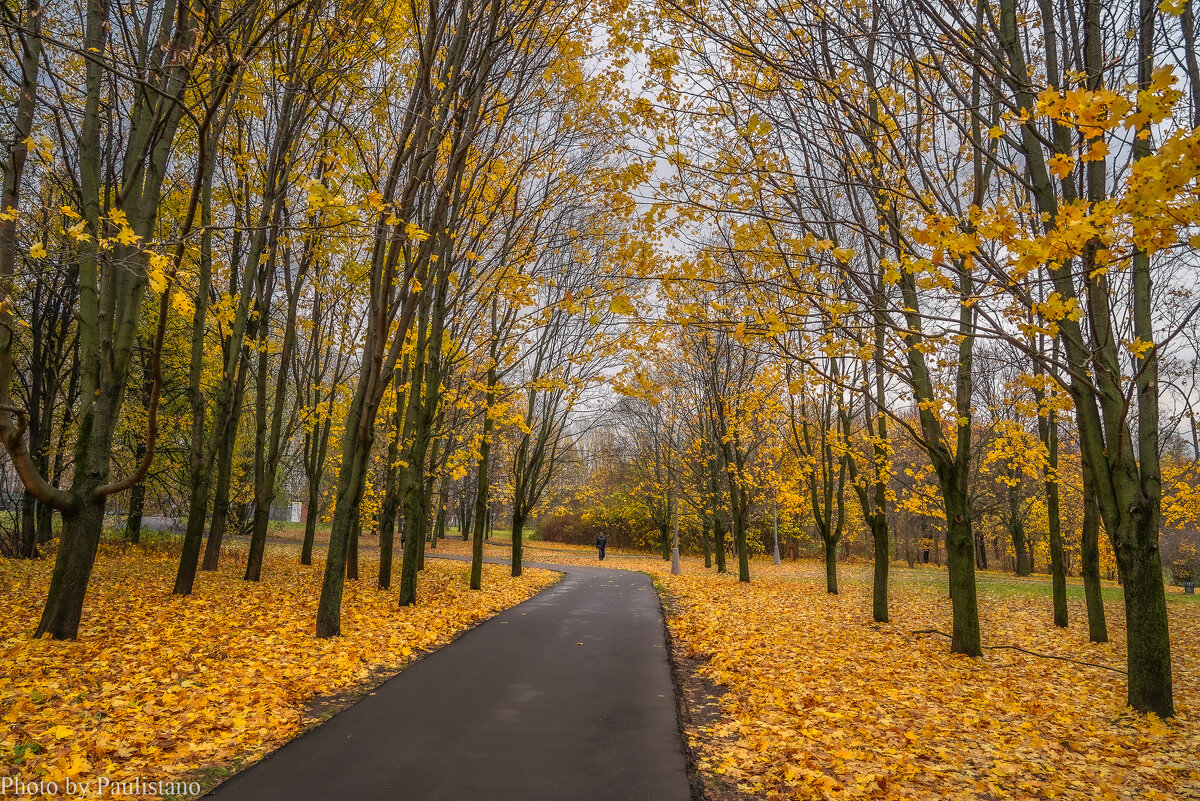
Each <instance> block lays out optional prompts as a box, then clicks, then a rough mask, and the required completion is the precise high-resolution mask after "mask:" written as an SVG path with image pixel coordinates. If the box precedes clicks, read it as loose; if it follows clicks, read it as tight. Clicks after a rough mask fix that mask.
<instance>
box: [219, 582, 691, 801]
mask: <svg viewBox="0 0 1200 801" xmlns="http://www.w3.org/2000/svg"><path fill="white" fill-rule="evenodd" d="M527 566H529V567H546V568H549V569H552V570H560V571H562V572H563V573H565V574H566V575H565V577H564V578H563V580H562V581H561V582H559V583H558V584H557V585H555V586H554V587H551V588H549V589H547V590H545V591H543V592H541V593H540V594H538V595H537V596H535V597H534V598H532V599H530V600H528V601H526V602H525V603H523V604H520V605H519V606H516V607H513V608H512V609H509V610H508V611H506V612H502V613H500V614H499V615H497V616H495V617H494V618H492V619H490V620H488V621H486V622H485V623H483V624H481V625H479V626H477V627H476V628H475V629H473V630H471V631H469V632H467V633H466V634H464V635H463V636H462V637H460V638H458V639H457V640H455V641H454V642H452V643H450V644H449V645H447V646H444V647H443V648H440V649H439V650H437V651H434V652H433V653H431V654H429V655H428V656H426V657H425V658H424V659H422V660H420V661H418V662H416V663H414V664H413V665H410V666H409V667H407V668H406V669H405V670H404V671H403V672H401V673H400V674H398V675H397V676H395V677H394V678H392V679H389V680H388V681H387V682H385V683H384V684H382V685H381V686H379V687H378V688H377V689H376V690H375V691H374V692H373V693H372V694H370V695H368V696H366V697H364V698H363V699H362V700H361V701H359V702H358V703H356V704H354V705H353V706H351V707H349V708H348V709H346V710H345V711H343V712H341V713H339V714H338V715H336V716H334V717H333V718H331V719H330V720H329V721H327V722H326V723H324V724H322V725H320V726H318V727H316V728H314V729H312V730H311V731H309V732H308V733H307V734H305V735H303V736H302V737H299V738H297V739H296V740H293V741H292V742H290V743H288V744H287V745H285V746H283V747H282V748H280V749H279V750H278V751H276V752H274V753H273V754H271V755H269V756H267V757H266V758H265V759H263V760H262V761H261V762H259V763H257V764H256V765H254V766H252V767H250V768H248V769H247V770H245V771H243V772H242V773H239V774H237V775H236V776H234V777H232V778H231V779H229V780H228V781H226V782H225V783H223V784H221V785H220V786H219V787H217V788H216V789H215V790H213V792H212V793H210V794H209V797H211V798H214V799H220V801H243V800H244V801H270V800H271V799H289V801H296V800H297V799H314V801H315V800H316V799H321V801H325V800H326V799H343V798H344V799H356V800H358V801H373V800H374V799H380V800H382V799H389V801H408V800H409V799H412V800H413V801H426V800H428V801H436V800H437V799H445V800H446V801H475V800H476V799H478V800H479V801H550V800H551V799H554V800H555V801H608V800H609V799H611V800H612V801H641V800H643V799H644V800H645V801H686V799H688V798H689V797H690V795H689V789H688V780H687V770H686V761H685V758H684V752H683V742H682V738H681V737H680V733H679V725H678V721H677V718H676V704H675V691H674V686H673V684H672V682H671V675H670V667H669V664H668V656H667V649H666V642H665V634H664V626H663V618H662V611H661V609H660V606H659V602H658V595H657V594H656V593H655V591H654V587H653V586H652V585H651V583H650V579H649V578H648V577H647V576H645V575H643V574H641V573H633V572H628V571H620V570H611V569H603V568H585V567H571V566H564V565H537V564H529V565H527Z"/></svg>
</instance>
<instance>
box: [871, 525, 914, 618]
mask: <svg viewBox="0 0 1200 801" xmlns="http://www.w3.org/2000/svg"><path fill="white" fill-rule="evenodd" d="M871 541H872V542H873V543H874V545H875V575H874V578H873V580H872V584H871V618H872V620H874V621H875V622H876V623H887V622H888V566H889V565H888V526H887V518H886V517H884V515H883V514H882V513H877V514H875V515H874V516H873V518H872V520H871ZM909 567H912V559H911V557H910V558H909Z"/></svg>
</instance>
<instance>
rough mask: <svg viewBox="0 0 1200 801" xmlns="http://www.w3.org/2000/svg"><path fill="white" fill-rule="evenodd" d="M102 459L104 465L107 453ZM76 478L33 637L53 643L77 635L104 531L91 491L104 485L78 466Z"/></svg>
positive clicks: (100, 510)
mask: <svg viewBox="0 0 1200 801" xmlns="http://www.w3.org/2000/svg"><path fill="white" fill-rule="evenodd" d="M104 458H105V462H106V463H107V460H108V451H107V450H105V457H104ZM77 475H79V484H80V485H81V486H73V487H72V489H73V490H74V491H75V492H77V493H78V494H77V495H76V497H77V499H78V500H77V501H76V503H75V506H74V507H73V508H71V509H68V510H66V511H64V512H63V513H62V516H63V531H62V539H61V541H60V542H59V544H58V556H57V558H56V560H55V563H54V574H53V575H52V576H51V579H50V591H49V593H47V596H46V606H45V608H44V609H43V610H42V618H41V621H40V622H39V623H38V627H37V632H36V634H35V636H36V637H41V636H42V635H44V634H49V635H50V636H51V637H53V638H54V639H56V640H73V639H75V637H76V636H77V634H78V632H79V620H80V618H81V617H82V615H83V599H84V596H85V595H86V594H87V585H88V581H89V579H91V576H92V566H93V565H94V564H95V561H96V549H97V547H98V546H99V545H100V533H101V531H102V530H103V529H104V505H105V499H103V498H101V499H97V498H96V497H95V496H94V495H93V490H95V489H96V488H97V487H99V486H101V485H102V484H103V483H104V481H103V479H102V478H99V477H96V476H92V475H90V474H89V473H88V472H85V471H84V470H83V469H82V466H81V468H80V469H79V470H78V471H77Z"/></svg>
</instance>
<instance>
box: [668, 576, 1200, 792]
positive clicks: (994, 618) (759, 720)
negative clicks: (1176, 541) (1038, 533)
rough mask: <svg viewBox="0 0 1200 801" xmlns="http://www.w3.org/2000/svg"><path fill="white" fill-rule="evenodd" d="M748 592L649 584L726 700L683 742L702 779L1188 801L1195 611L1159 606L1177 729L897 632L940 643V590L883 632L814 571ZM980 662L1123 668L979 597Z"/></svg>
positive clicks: (1043, 610)
mask: <svg viewBox="0 0 1200 801" xmlns="http://www.w3.org/2000/svg"><path fill="white" fill-rule="evenodd" d="M759 572H760V574H764V573H765V574H768V575H767V576H764V577H763V578H760V579H758V580H757V581H756V582H755V583H753V584H751V585H748V586H747V585H742V584H738V583H737V582H736V581H735V580H727V579H725V578H724V577H720V578H718V577H714V576H709V575H701V576H694V575H692V576H682V577H676V576H671V575H670V574H669V573H666V572H665V571H664V572H661V573H660V574H659V581H660V582H661V585H662V586H663V587H664V588H665V590H666V592H667V594H668V596H669V597H670V599H671V605H672V609H673V614H671V615H670V618H669V626H670V629H671V633H672V636H673V637H675V638H676V639H677V640H678V642H679V643H680V644H682V645H683V647H685V648H686V649H687V650H688V653H689V655H690V656H693V657H696V658H699V659H700V660H702V662H703V665H702V667H700V668H699V671H700V673H701V674H702V675H704V676H705V677H706V678H708V679H709V680H711V681H713V682H715V683H716V684H718V685H720V686H721V688H722V689H724V690H725V692H724V694H723V695H722V696H721V699H720V703H721V711H722V717H721V719H720V720H719V721H718V722H716V723H715V724H713V725H710V726H707V727H704V728H703V729H702V730H701V731H698V732H696V735H697V736H696V742H697V743H698V746H699V751H700V754H701V760H702V761H701V768H702V769H704V770H709V771H711V772H714V773H718V774H724V775H725V776H727V777H729V778H730V779H732V780H734V781H735V782H736V783H737V786H738V787H739V789H741V790H743V791H746V792H749V793H752V794H753V795H755V796H759V797H763V798H822V797H836V798H880V799H891V798H896V799H900V798H904V799H923V798H928V799H941V798H951V797H952V798H962V799H968V798H988V799H1003V798H1011V799H1025V798H1075V799H1089V800H1090V799H1150V798H1164V799H1165V798H1200V758H1198V757H1197V754H1198V753H1200V725H1198V722H1200V721H1198V720H1197V719H1196V718H1194V717H1192V715H1193V714H1194V712H1193V710H1194V709H1195V704H1196V702H1197V700H1200V692H1198V686H1197V672H1196V670H1195V669H1194V667H1193V666H1194V665H1195V660H1196V658H1197V657H1198V656H1200V653H1197V650H1196V640H1197V635H1198V634H1200V614H1198V613H1200V607H1197V606H1196V605H1194V604H1171V605H1170V609H1171V612H1172V621H1171V622H1172V631H1173V638H1172V640H1173V643H1174V644H1175V648H1176V653H1175V691H1176V699H1177V700H1176V703H1177V707H1178V708H1179V709H1180V710H1181V713H1180V715H1179V717H1178V718H1176V719H1175V720H1173V721H1170V722H1168V723H1164V722H1162V721H1160V720H1158V719H1156V718H1154V717H1153V716H1148V717H1143V716H1140V715H1135V714H1133V713H1132V712H1129V711H1127V709H1126V708H1125V684H1124V677H1123V676H1121V675H1119V674H1116V673H1112V672H1110V671H1105V670H1098V669H1096V668H1091V667H1087V666H1081V665H1078V664H1074V663H1068V662H1060V661H1057V660H1048V659H1042V658H1038V657H1035V656H1032V655H1029V654H1025V653H1021V652H1013V651H990V652H987V654H986V655H985V657H984V658H982V659H968V658H966V657H961V656H955V655H952V654H950V653H949V650H948V648H947V646H946V643H945V641H944V640H942V639H941V638H931V637H914V636H913V635H912V630H913V629H916V628H920V627H927V626H932V627H936V626H937V625H942V626H944V625H945V621H946V620H947V619H948V618H949V601H948V600H947V599H946V598H945V597H944V596H945V593H944V591H943V588H941V587H940V586H937V585H935V584H932V583H919V582H913V581H907V580H905V579H903V578H902V579H901V580H900V581H897V582H895V583H894V584H893V587H892V604H891V609H892V621H893V622H892V623H890V624H882V625H880V624H872V623H871V621H870V609H871V597H870V590H869V585H867V584H866V583H865V582H862V583H856V582H853V581H844V582H843V593H842V594H841V595H839V596H830V595H827V594H826V593H825V592H824V590H823V588H822V587H821V586H820V583H819V582H820V580H821V578H822V576H821V575H820V566H817V565H812V566H811V576H805V575H804V572H805V568H789V567H786V566H785V567H784V568H781V569H767V568H766V567H765V566H764V567H761V568H760V570H759ZM981 598H982V601H981V615H982V617H983V620H982V626H983V630H984V634H985V645H988V644H1021V645H1023V646H1029V647H1030V649H1031V650H1037V651H1039V652H1043V653H1053V654H1057V655H1070V656H1071V657H1072V658H1078V659H1080V660H1086V661H1092V662H1097V663H1102V664H1109V665H1122V664H1123V657H1124V642H1123V640H1121V639H1119V637H1120V636H1121V633H1120V632H1117V631H1116V630H1117V629H1118V628H1119V625H1120V624H1119V623H1118V622H1117V621H1120V620H1121V619H1122V615H1121V614H1120V610H1119V608H1118V606H1117V605H1115V604H1112V605H1110V610H1109V625H1110V628H1111V629H1113V630H1114V633H1115V634H1117V637H1114V640H1116V641H1114V642H1112V643H1109V644H1106V645H1091V644H1089V643H1088V642H1087V630H1086V622H1083V623H1081V622H1080V619H1081V618H1082V616H1083V614H1084V612H1083V608H1082V605H1081V604H1076V605H1073V607H1072V610H1071V611H1072V614H1073V615H1074V618H1075V621H1076V622H1075V624H1073V626H1072V628H1070V629H1069V630H1067V631H1065V632H1063V631H1056V630H1054V627H1053V626H1052V625H1050V614H1049V611H1048V600H1042V599H1038V598H1035V597H1019V598H992V597H988V595H987V593H986V588H985V589H984V590H983V591H982V592H981Z"/></svg>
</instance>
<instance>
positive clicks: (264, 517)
mask: <svg viewBox="0 0 1200 801" xmlns="http://www.w3.org/2000/svg"><path fill="white" fill-rule="evenodd" d="M270 522H271V502H270V501H266V503H263V498H262V496H259V497H258V498H256V499H255V501H254V519H253V520H252V521H251V524H250V552H249V554H248V555H247V556H246V572H245V573H244V574H243V575H242V580H243V581H258V580H259V579H260V578H262V562H263V554H264V553H265V552H266V550H267V526H268V524H269V523H270Z"/></svg>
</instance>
